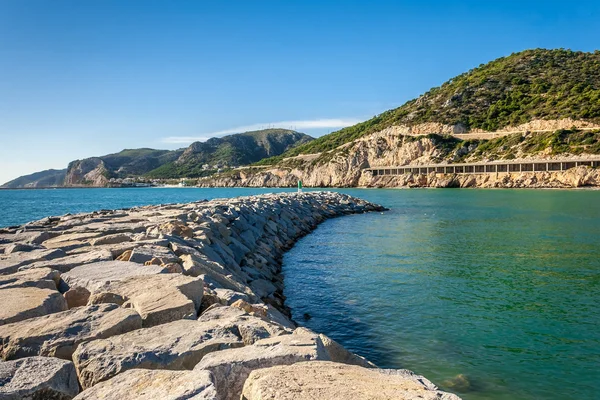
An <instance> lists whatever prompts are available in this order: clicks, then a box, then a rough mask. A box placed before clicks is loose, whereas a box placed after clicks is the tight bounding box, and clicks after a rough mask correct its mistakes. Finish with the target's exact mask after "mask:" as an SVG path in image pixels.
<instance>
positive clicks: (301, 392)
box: [241, 361, 460, 400]
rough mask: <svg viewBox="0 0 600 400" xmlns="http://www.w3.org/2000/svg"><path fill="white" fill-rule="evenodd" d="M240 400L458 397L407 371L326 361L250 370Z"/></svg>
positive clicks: (451, 399)
mask: <svg viewBox="0 0 600 400" xmlns="http://www.w3.org/2000/svg"><path fill="white" fill-rule="evenodd" d="M241 398H242V400H265V399H271V400H313V399H319V400H339V399H352V400H388V399H405V400H460V398H459V397H458V396H456V395H454V394H450V393H445V392H442V391H439V390H437V388H436V387H435V386H434V385H433V384H432V383H431V382H429V381H428V380H427V379H425V378H423V377H422V376H418V375H415V374H413V373H412V372H410V371H401V372H400V373H397V374H390V373H386V371H382V370H379V369H367V368H362V367H359V366H355V365H346V364H338V363H333V362H327V361H309V362H302V363H297V364H294V365H285V366H275V367H271V368H265V369H259V370H255V371H253V372H252V373H251V374H250V376H249V377H248V379H247V380H246V382H245V384H244V388H243V393H242V397H241Z"/></svg>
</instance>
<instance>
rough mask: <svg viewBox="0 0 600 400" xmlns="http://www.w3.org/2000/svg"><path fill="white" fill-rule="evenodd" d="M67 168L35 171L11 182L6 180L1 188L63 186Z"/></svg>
mask: <svg viewBox="0 0 600 400" xmlns="http://www.w3.org/2000/svg"><path fill="white" fill-rule="evenodd" d="M66 173H67V170H66V169H60V170H57V169H48V170H45V171H40V172H35V173H33V174H30V175H24V176H21V177H19V178H17V179H13V180H12V181H10V182H6V183H5V184H4V185H2V186H0V187H1V188H8V189H16V188H41V187H56V186H62V184H63V182H64V180H65V175H66Z"/></svg>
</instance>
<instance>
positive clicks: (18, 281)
mask: <svg viewBox="0 0 600 400" xmlns="http://www.w3.org/2000/svg"><path fill="white" fill-rule="evenodd" d="M59 282H60V272H58V271H56V270H53V269H50V268H36V269H32V270H26V271H20V272H16V273H14V274H10V275H0V289H10V288H21V287H37V288H40V289H52V290H56V288H57V286H58V283H59Z"/></svg>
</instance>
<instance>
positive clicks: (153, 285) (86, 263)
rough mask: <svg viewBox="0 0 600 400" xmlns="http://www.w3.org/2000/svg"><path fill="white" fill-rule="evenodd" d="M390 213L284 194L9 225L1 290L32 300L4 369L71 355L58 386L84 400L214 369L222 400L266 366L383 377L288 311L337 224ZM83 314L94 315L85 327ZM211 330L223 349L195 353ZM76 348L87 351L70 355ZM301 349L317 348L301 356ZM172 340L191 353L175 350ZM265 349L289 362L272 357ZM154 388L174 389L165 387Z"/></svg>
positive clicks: (15, 316)
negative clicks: (312, 241)
mask: <svg viewBox="0 0 600 400" xmlns="http://www.w3.org/2000/svg"><path fill="white" fill-rule="evenodd" d="M383 210H384V208H383V207H381V206H378V205H375V204H372V203H369V202H366V201H362V200H359V199H356V198H353V197H351V196H348V195H344V194H340V193H335V192H306V193H300V194H299V193H279V194H271V195H259V196H249V197H239V198H232V199H217V200H211V201H205V202H195V203H188V204H171V205H160V206H143V207H134V208H131V209H129V210H113V211H99V212H93V213H86V214H77V215H66V216H63V217H48V218H45V219H43V220H40V221H35V222H30V223H27V224H24V225H22V226H20V227H18V228H4V229H0V243H2V244H0V248H1V249H2V253H3V254H0V274H3V275H0V279H2V280H5V281H8V280H10V281H11V282H12V283H11V286H10V287H9V288H10V289H9V288H7V287H6V286H0V297H2V296H3V295H4V296H5V297H6V295H7V294H9V293H7V290H12V291H13V292H12V293H10V294H11V295H12V296H14V294H15V293H14V291H29V292H32V293H33V294H32V295H31V300H30V301H28V302H27V304H17V305H14V304H11V303H9V306H8V310H5V312H4V319H3V320H1V321H0V337H2V341H1V342H2V347H0V355H1V356H2V359H4V360H5V363H3V364H4V365H6V364H7V363H15V362H31V363H34V364H35V361H36V360H37V359H36V356H39V355H41V356H56V357H60V358H62V359H64V360H67V361H62V360H61V362H63V363H67V364H65V365H66V366H65V368H67V369H68V370H69V373H68V374H65V373H62V374H57V375H56V376H54V377H53V379H55V380H59V381H60V380H61V379H62V380H63V381H64V380H65V379H67V380H70V381H73V379H75V381H77V380H79V383H80V384H81V386H82V387H83V389H84V390H83V392H81V394H79V395H78V396H76V397H74V395H75V394H76V393H75V391H74V390H72V391H71V392H70V393H71V395H72V396H71V397H73V398H77V399H95V398H100V397H101V396H104V395H106V393H108V392H110V394H111V396H117V395H118V396H121V397H122V398H134V397H127V395H128V394H130V392H131V391H132V390H134V388H133V385H134V381H137V380H139V379H141V377H142V378H148V374H156V373H158V374H159V375H161V376H162V375H164V376H165V377H167V376H169V375H170V374H173V373H174V372H173V371H171V370H179V371H187V372H179V373H180V374H184V373H187V374H192V373H194V374H199V373H202V374H205V375H206V376H205V380H204V383H205V386H206V387H208V388H210V391H211V393H212V392H214V393H213V397H206V398H214V399H233V398H236V399H237V398H239V396H240V394H241V393H242V391H244V394H245V395H246V391H245V390H246V389H245V387H244V383H245V382H246V383H247V382H250V383H247V385H250V386H252V382H254V383H256V382H255V381H253V380H252V377H253V376H254V373H253V372H252V371H253V370H255V369H262V368H269V367H270V368H269V369H270V370H272V369H274V371H273V373H277V372H278V371H279V370H278V368H283V366H285V365H292V364H293V365H295V366H296V365H298V366H299V367H298V368H300V367H303V366H304V363H302V364H303V365H300V364H298V363H299V362H304V361H315V360H316V361H319V362H318V363H317V364H316V367H317V368H321V367H322V368H324V369H323V371H326V370H327V371H328V368H334V369H336V371H337V369H340V368H341V369H342V371H344V373H350V371H346V370H345V368H349V367H346V366H345V365H348V364H352V365H354V366H355V367H353V368H357V369H356V370H352V371H351V373H352V374H359V375H360V374H372V373H374V372H365V371H367V369H366V368H364V367H370V368H371V369H369V370H368V371H379V370H377V369H372V367H375V366H374V365H373V364H371V363H370V362H368V361H367V360H365V359H364V358H362V357H359V356H357V355H354V354H352V353H350V352H348V351H347V350H345V349H344V348H343V347H341V346H340V345H339V344H337V343H335V342H334V341H332V340H331V339H329V338H328V337H326V336H325V335H323V334H318V333H314V332H311V331H309V330H307V329H305V328H296V326H295V324H294V323H293V322H292V321H291V320H290V319H289V317H288V316H286V315H285V314H286V312H285V311H286V308H285V298H284V297H283V294H282V289H283V278H282V277H281V258H282V255H283V253H284V252H285V251H287V250H288V249H289V248H291V247H292V246H293V245H294V243H295V242H296V241H297V240H298V239H299V238H300V237H302V236H304V235H306V234H308V233H310V232H311V231H312V230H313V229H315V228H316V226H317V225H318V224H319V223H321V222H322V221H324V220H326V219H328V218H334V217H338V216H342V215H345V214H352V213H362V212H370V211H383ZM42 275H43V276H42ZM53 285H54V287H53ZM42 286H43V289H42V288H41V287H42ZM39 291H43V292H44V293H41V292H39ZM50 305H51V306H53V307H54V308H52V307H50ZM119 305H120V306H121V307H119ZM111 307H112V308H111ZM114 307H116V308H114ZM282 311H283V312H282ZM78 313H79V314H81V313H87V314H86V317H85V318H83V319H84V322H81V318H82V317H81V315H79V314H78ZM111 313H112V314H111ZM115 313H127V315H124V316H121V317H120V318H121V319H119V318H117V319H118V323H117V324H116V325H117V326H112V328H111V329H112V331H111V329H108V330H109V331H111V332H112V333H110V334H95V330H97V329H98V327H97V326H95V325H94V323H93V322H91V320H93V319H103V318H104V317H105V316H107V315H108V314H111V315H113V317H112V321H113V323H114V319H115V318H116V317H114V314H115ZM75 314H78V318H77V321H78V322H74V321H75V319H74V315H75ZM196 318H198V321H195V319H196ZM52 321H55V322H58V321H60V325H61V327H56V326H55V327H54V328H52V329H54V330H52V331H51V332H45V334H44V335H43V337H44V339H40V338H39V337H32V336H31V332H32V326H37V327H38V328H37V329H39V330H42V331H44V330H45V329H46V330H47V329H50V328H47V326H48V325H52V323H51V322H52ZM88 321H89V322H88ZM199 321H202V323H200V322H199ZM77 324H83V325H85V327H86V329H84V330H83V331H84V332H85V333H74V334H73V333H72V332H71V330H73V329H75V325H77ZM86 324H87V325H86ZM186 324H188V325H190V326H189V327H187V325H186ZM180 325H181V326H180ZM184 325H186V328H183V326H184ZM206 326H210V327H211V330H210V333H208V332H207V331H206ZM140 328H141V329H140ZM198 329H200V330H201V331H202V332H203V334H204V335H205V336H208V338H207V340H206V343H210V344H211V345H210V346H208V344H205V345H204V346H201V347H203V348H202V350H201V351H200V352H199V353H202V354H198V352H196V353H197V354H195V355H194V356H190V353H194V349H196V348H197V347H198V343H194V344H193V345H192V344H190V343H188V342H186V340H188V341H189V340H190V338H189V337H187V336H186V335H188V331H191V332H193V331H194V330H198ZM34 331H35V330H34ZM105 332H106V330H105ZM217 332H218V333H217ZM232 332H233V334H232ZM40 334H41V333H40ZM196 334H198V333H197V332H196ZM71 335H74V337H71ZM86 335H87V336H86ZM34 336H35V335H34ZM40 340H41V343H40ZM64 340H69V341H70V342H71V343H74V344H72V345H71V346H70V347H69V348H68V349H66V348H64V345H61V342H63V341H64ZM290 340H291V341H290ZM298 341H300V342H302V343H304V344H303V345H302V346H300V347H298V345H297V342H298ZM131 343H134V344H135V346H134V347H135V348H132V347H131ZM146 343H149V344H146ZM173 343H177V346H183V347H185V346H186V345H187V346H190V348H185V349H182V348H179V349H177V350H175V349H173V346H175V345H174V344H173ZM216 343H218V345H217V346H216V347H215V344H216ZM24 346H26V349H25V347H24ZM106 346H108V348H110V349H112V350H110V351H106V348H107V347H106ZM207 346H208V347H210V349H209V348H208V347H207ZM264 346H267V347H268V348H269V349H271V350H272V349H274V348H276V349H278V352H279V353H277V355H273V354H272V351H271V350H269V351H268V353H265V351H266V350H265V347H264ZM273 346H274V347H273ZM140 347H142V348H143V350H140ZM49 349H52V350H51V351H50V350H49ZM217 350H218V351H217ZM150 354H154V356H153V357H150ZM157 354H159V356H158V359H156V358H157V357H156V356H157ZM132 357H133V359H136V360H138V361H139V363H138V364H136V362H133V361H131V360H132ZM149 357H150V358H153V359H152V360H150V358H149ZM190 357H191V358H190ZM52 360H56V361H58V359H52ZM140 360H141V361H140ZM46 361H47V360H46ZM323 362H327V363H323ZM184 364H185V366H184V367H182V365H184ZM329 364H333V365H329ZM177 365H180V367H177ZM306 366H308V364H306ZM46 367H47V366H46ZM136 367H138V368H144V369H142V370H140V369H138V368H136ZM147 368H151V369H153V370H158V371H159V372H156V371H155V372H152V373H151V372H150V371H149V370H148V369H147ZM192 369H193V371H190V370H192ZM363 370H364V371H363ZM115 371H118V372H119V373H118V374H117V373H115ZM225 371H228V372H225ZM232 371H233V372H232ZM29 372H30V373H34V376H35V370H34V371H29ZM279 372H280V371H279ZM288 372H289V371H288ZM286 373H287V372H286ZM298 373H303V372H302V371H300V372H298ZM381 373H384V371H381ZM386 373H387V374H390V372H386ZM391 375H392V376H393V380H394V384H400V385H401V386H403V387H404V388H405V389H406V388H408V387H410V388H411V389H410V390H413V391H415V393H417V392H418V393H420V394H425V395H427V396H436V397H435V398H438V396H440V397H441V396H444V397H443V398H447V399H456V398H457V397H456V396H454V395H451V394H447V393H443V392H440V391H438V390H437V388H436V387H435V386H434V385H433V384H431V382H429V381H428V380H426V379H425V378H423V377H420V376H417V375H414V374H412V373H409V372H407V371H404V370H399V371H395V372H392V373H391ZM134 376H135V378H134ZM377 376H378V375H376V376H374V378H377ZM13 378H14V377H13ZM377 379H381V378H377ZM151 380H152V379H151ZM104 381H108V382H107V383H104ZM225 382H227V383H225ZM67 383H68V382H67ZM71 383H72V382H71ZM63 384H65V385H66V386H69V385H68V384H66V383H65V382H63ZM65 385H63V386H65ZM152 385H153V389H155V390H157V391H161V390H162V391H164V390H167V389H166V388H165V386H164V383H162V384H161V383H160V380H158V381H156V382H155V383H153V384H152ZM152 385H151V386H152ZM42 386H43V385H42ZM71 386H73V385H71ZM46 389H47V387H46ZM1 390H7V389H0V392H1ZM8 390H10V388H8ZM168 390H176V388H170V389H168ZM207 390H208V389H207ZM207 393H208V392H207ZM123 396H124V397H123ZM247 398H248V399H249V400H252V399H253V397H247ZM431 398H434V397H431Z"/></svg>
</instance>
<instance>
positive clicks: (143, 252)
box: [129, 245, 179, 264]
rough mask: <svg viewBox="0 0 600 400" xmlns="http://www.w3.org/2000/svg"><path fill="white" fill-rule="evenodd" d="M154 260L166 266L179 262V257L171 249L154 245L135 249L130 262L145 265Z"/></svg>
mask: <svg viewBox="0 0 600 400" xmlns="http://www.w3.org/2000/svg"><path fill="white" fill-rule="evenodd" d="M153 258H158V259H160V260H161V261H162V262H163V263H164V264H168V263H178V262H179V257H177V256H176V255H175V253H173V252H172V251H171V250H170V249H169V248H166V247H161V246H152V245H145V246H139V247H136V248H134V249H133V252H132V253H131V257H130V258H129V261H130V262H135V263H140V264H144V263H145V262H147V261H150V260H152V259H153Z"/></svg>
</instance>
